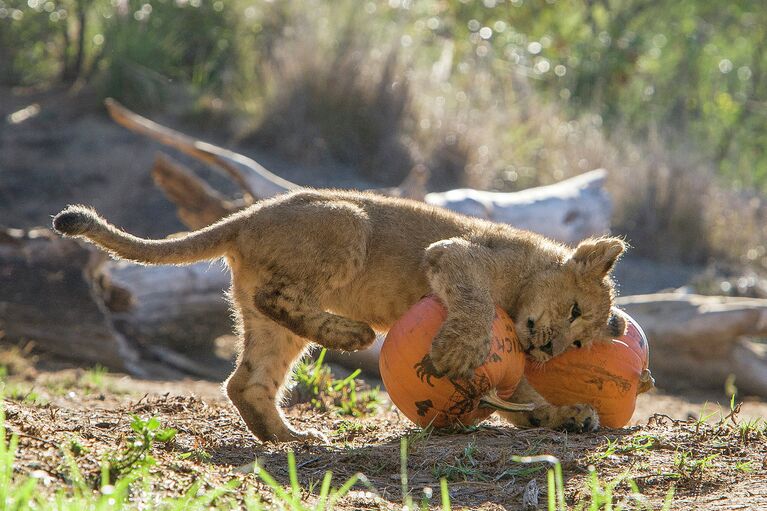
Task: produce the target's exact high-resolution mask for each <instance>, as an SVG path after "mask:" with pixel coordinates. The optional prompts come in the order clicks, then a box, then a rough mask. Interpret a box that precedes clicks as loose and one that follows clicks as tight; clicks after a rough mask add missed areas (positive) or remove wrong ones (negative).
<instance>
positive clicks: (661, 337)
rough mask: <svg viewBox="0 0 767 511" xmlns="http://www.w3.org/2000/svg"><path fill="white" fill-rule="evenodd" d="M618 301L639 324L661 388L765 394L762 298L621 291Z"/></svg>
mask: <svg viewBox="0 0 767 511" xmlns="http://www.w3.org/2000/svg"><path fill="white" fill-rule="evenodd" d="M618 306H619V307H620V308H621V309H623V310H625V311H626V312H628V313H629V314H630V315H631V316H632V317H634V319H636V320H637V322H638V323H639V324H640V325H642V328H643V329H644V331H645V333H646V334H647V337H648V339H649V341H650V368H651V369H652V372H653V376H655V379H656V381H657V382H658V386H659V387H661V388H671V389H674V388H683V387H701V388H720V389H723V388H724V384H725V381H726V380H727V379H728V377H729V376H730V375H734V376H735V385H736V386H737V387H738V388H739V389H740V391H741V392H743V393H746V394H755V395H759V396H767V345H765V344H762V343H756V342H753V339H755V338H759V337H767V300H765V299H757V298H737V297H725V296H702V295H693V294H680V293H661V294H650V295H636V296H625V297H622V298H619V299H618Z"/></svg>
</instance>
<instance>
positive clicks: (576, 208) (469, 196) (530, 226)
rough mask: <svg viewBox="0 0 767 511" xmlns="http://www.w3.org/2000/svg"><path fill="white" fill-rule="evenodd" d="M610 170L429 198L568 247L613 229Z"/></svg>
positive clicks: (431, 195)
mask: <svg viewBox="0 0 767 511" xmlns="http://www.w3.org/2000/svg"><path fill="white" fill-rule="evenodd" d="M606 179H607V171H606V170H604V169H598V170H592V171H591V172H586V173H585V174H581V175H579V176H575V177H573V178H570V179H566V180H564V181H560V182H559V183H556V184H553V185H549V186H540V187H537V188H529V189H527V190H522V191H520V192H514V193H501V192H487V191H483V190H472V189H468V188H461V189H458V190H449V191H447V192H440V193H428V194H426V197H425V198H424V200H425V201H426V202H427V203H428V204H432V205H434V206H440V207H443V208H446V209H450V210H452V211H457V212H459V213H463V214H465V215H471V216H478V217H480V218H486V219H488V220H493V221H495V222H503V223H507V224H510V225H513V226H514V227H518V228H520V229H527V230H530V231H534V232H537V233H540V234H543V235H544V236H548V237H549V238H552V239H555V240H559V241H563V242H565V243H571V244H574V243H577V242H579V241H581V240H582V239H584V238H588V237H589V236H595V235H599V234H606V233H608V232H609V231H610V214H611V213H610V212H611V209H612V207H611V202H610V196H609V195H608V194H607V191H606V190H605V187H604V185H605V180H606Z"/></svg>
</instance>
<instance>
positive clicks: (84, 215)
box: [53, 206, 237, 264]
mask: <svg viewBox="0 0 767 511" xmlns="http://www.w3.org/2000/svg"><path fill="white" fill-rule="evenodd" d="M234 220H235V219H232V218H229V219H224V220H221V221H219V222H217V223H215V224H213V225H211V226H208V227H206V228H204V229H200V230H199V231H194V232H191V233H189V234H186V235H184V236H180V237H178V238H169V239H163V240H147V239H143V238H138V237H136V236H133V235H132V234H128V233H127V232H125V231H121V230H120V229H118V228H117V227H115V226H113V225H111V224H110V223H108V222H107V221H106V220H104V219H103V218H101V217H100V216H99V214H98V213H96V212H95V211H94V210H92V209H90V208H87V207H85V206H69V207H67V208H66V209H65V210H63V211H62V212H61V213H59V214H58V215H56V216H55V217H54V218H53V228H54V229H55V230H56V231H57V232H59V233H60V234H64V235H66V236H74V237H83V238H87V239H89V240H90V241H92V242H93V243H95V244H96V245H99V246H100V247H102V248H104V249H105V250H107V251H109V252H110V253H111V254H112V255H114V256H116V257H119V258H121V259H128V260H130V261H134V262H137V263H140V264H191V263H194V262H197V261H204V260H207V259H216V258H218V257H221V256H223V255H225V254H226V252H227V250H228V248H229V245H230V241H231V240H233V239H234V236H235V235H236V232H237V226H236V225H235V221H234Z"/></svg>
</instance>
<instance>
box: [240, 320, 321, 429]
mask: <svg viewBox="0 0 767 511" xmlns="http://www.w3.org/2000/svg"><path fill="white" fill-rule="evenodd" d="M243 330H244V332H243V346H242V352H241V353H240V356H239V358H238V361H237V369H235V371H234V373H232V375H231V376H230V377H229V379H228V380H227V381H226V383H225V386H226V393H227V395H228V396H229V399H230V400H231V401H232V404H234V406H235V407H236V408H237V410H238V411H239V412H240V415H241V416H242V418H243V420H244V421H245V424H246V425H247V426H248V429H249V430H250V431H251V432H252V433H253V434H254V435H255V436H256V437H258V438H259V439H260V440H262V441H265V442H269V441H272V442H274V441H276V442H289V441H291V440H300V439H305V438H306V437H307V436H309V437H311V436H313V435H311V434H309V433H302V432H299V431H296V430H294V429H292V428H291V427H290V426H289V425H288V424H287V422H286V421H285V418H284V417H283V415H282V413H281V411H280V409H279V402H280V400H281V398H282V392H283V388H284V385H285V384H286V383H287V381H288V379H289V377H290V374H291V370H292V367H293V364H294V363H295V362H296V361H297V360H298V359H299V358H300V357H301V355H302V354H303V353H304V349H305V348H306V346H307V344H308V343H307V342H306V341H305V340H304V339H301V338H300V337H298V336H297V335H295V334H293V333H292V332H290V331H288V330H287V329H285V328H283V327H281V326H279V325H277V324H276V323H274V322H273V321H271V320H270V319H268V318H265V317H263V316H261V315H260V314H258V313H246V315H245V317H244V319H243ZM314 436H317V437H318V438H321V437H319V436H318V435H314Z"/></svg>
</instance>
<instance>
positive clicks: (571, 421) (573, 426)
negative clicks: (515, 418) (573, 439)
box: [527, 404, 599, 433]
mask: <svg viewBox="0 0 767 511" xmlns="http://www.w3.org/2000/svg"><path fill="white" fill-rule="evenodd" d="M527 422H528V426H530V427H544V428H549V429H559V430H563V431H570V432H573V433H580V432H584V431H596V430H597V429H599V415H598V414H597V412H596V410H594V408H592V406H591V405H586V404H579V405H571V406H553V405H552V406H541V407H539V408H536V409H535V410H533V411H531V412H529V415H528V416H527Z"/></svg>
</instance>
